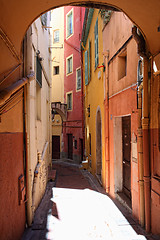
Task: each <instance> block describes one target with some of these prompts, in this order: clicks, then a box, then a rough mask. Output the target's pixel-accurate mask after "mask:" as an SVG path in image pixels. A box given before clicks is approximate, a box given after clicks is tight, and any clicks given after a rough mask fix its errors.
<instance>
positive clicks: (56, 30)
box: [53, 29, 60, 43]
mask: <svg viewBox="0 0 160 240" xmlns="http://www.w3.org/2000/svg"><path fill="white" fill-rule="evenodd" d="M56 32H58V41H55V39H56V38H55V33H56ZM59 37H60V36H59V29H55V30H54V31H53V43H59Z"/></svg>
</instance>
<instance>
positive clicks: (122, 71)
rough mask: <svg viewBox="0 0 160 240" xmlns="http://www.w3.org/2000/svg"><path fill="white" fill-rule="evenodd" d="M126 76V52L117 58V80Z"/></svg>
mask: <svg viewBox="0 0 160 240" xmlns="http://www.w3.org/2000/svg"><path fill="white" fill-rule="evenodd" d="M126 75H127V51H124V52H123V53H121V54H120V55H119V56H118V80H120V79H121V78H123V77H125V76H126Z"/></svg>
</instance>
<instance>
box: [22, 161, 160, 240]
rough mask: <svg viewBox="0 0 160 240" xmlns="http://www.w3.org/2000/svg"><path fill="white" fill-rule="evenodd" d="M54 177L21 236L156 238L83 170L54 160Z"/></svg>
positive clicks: (60, 239)
mask: <svg viewBox="0 0 160 240" xmlns="http://www.w3.org/2000/svg"><path fill="white" fill-rule="evenodd" d="M53 169H55V170H56V178H55V181H53V182H48V184H47V188H46V193H45V195H44V197H43V199H42V201H41V204H40V205H39V208H38V209H37V211H36V215H35V218H34V221H33V224H32V226H31V227H30V228H28V229H26V231H25V233H24V236H23V238H22V239H23V240H35V239H37V240H38V239H40V240H41V239H48V240H64V239H67V240H72V239H73V240H75V239H76V240H91V239H93V240H94V239H98V240H100V239H107V240H109V239H114V240H117V239H118V240H119V239H123V240H125V239H127V240H129V239H130V240H136V239H137V240H140V239H143V240H145V239H149V240H154V239H159V238H158V237H156V236H151V235H149V234H148V235H147V234H146V232H145V231H144V230H143V229H142V228H141V227H140V226H139V224H138V222H137V220H135V219H134V218H133V217H132V215H131V214H130V213H129V212H128V210H127V209H126V208H124V207H122V206H121V204H120V203H119V202H116V201H112V200H111V199H110V198H109V197H108V196H107V195H106V194H105V191H104V189H103V188H102V187H101V186H100V184H99V183H98V181H97V180H96V179H95V178H94V177H93V176H92V175H91V174H90V173H89V172H88V171H86V170H80V169H79V167H78V166H77V165H74V164H70V163H67V162H61V161H60V162H54V163H53Z"/></svg>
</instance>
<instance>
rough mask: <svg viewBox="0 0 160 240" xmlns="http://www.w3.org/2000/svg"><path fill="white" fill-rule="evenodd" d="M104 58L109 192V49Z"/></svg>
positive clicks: (107, 181) (108, 183)
mask: <svg viewBox="0 0 160 240" xmlns="http://www.w3.org/2000/svg"><path fill="white" fill-rule="evenodd" d="M105 59H106V64H105V65H106V66H107V68H106V78H105V79H106V82H105V86H106V90H105V91H106V96H105V115H104V116H105V159H106V192H107V193H109V192H110V158H109V64H108V62H109V51H107V52H106V53H105Z"/></svg>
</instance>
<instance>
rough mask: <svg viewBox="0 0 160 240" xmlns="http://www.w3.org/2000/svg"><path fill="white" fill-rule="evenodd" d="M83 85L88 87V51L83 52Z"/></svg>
mask: <svg viewBox="0 0 160 240" xmlns="http://www.w3.org/2000/svg"><path fill="white" fill-rule="evenodd" d="M85 85H88V51H87V50H86V51H85Z"/></svg>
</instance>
